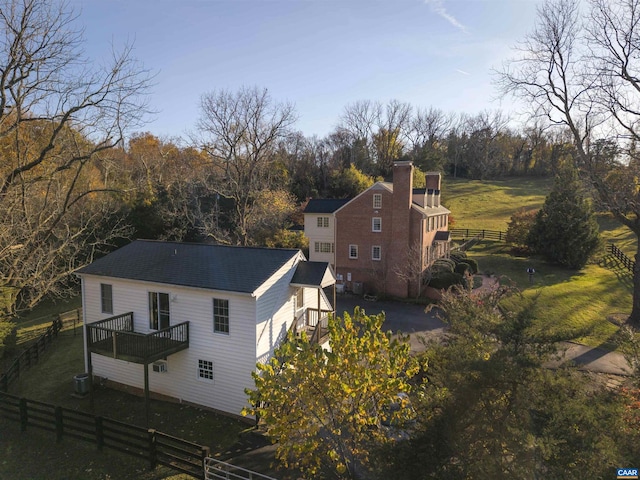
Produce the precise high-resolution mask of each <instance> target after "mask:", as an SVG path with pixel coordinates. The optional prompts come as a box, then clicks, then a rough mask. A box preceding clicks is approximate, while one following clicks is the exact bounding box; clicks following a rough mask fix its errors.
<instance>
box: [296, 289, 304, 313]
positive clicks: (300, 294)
mask: <svg viewBox="0 0 640 480" xmlns="http://www.w3.org/2000/svg"><path fill="white" fill-rule="evenodd" d="M302 307H304V288H302V287H300V288H298V289H297V290H296V308H302Z"/></svg>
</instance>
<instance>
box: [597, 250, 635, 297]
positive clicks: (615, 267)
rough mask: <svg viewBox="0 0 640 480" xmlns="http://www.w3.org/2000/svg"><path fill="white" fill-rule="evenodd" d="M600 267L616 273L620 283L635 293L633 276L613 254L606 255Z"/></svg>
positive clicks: (600, 262)
mask: <svg viewBox="0 0 640 480" xmlns="http://www.w3.org/2000/svg"><path fill="white" fill-rule="evenodd" d="M598 265H599V266H601V267H602V268H606V269H607V270H610V271H612V272H613V273H615V275H616V277H618V280H619V281H620V283H621V284H622V285H624V286H625V287H627V288H628V289H629V290H631V291H633V274H632V273H631V272H630V271H629V270H628V269H627V268H626V267H625V266H624V265H623V264H622V262H620V260H618V259H617V258H616V257H614V256H613V255H611V254H609V255H605V256H604V257H602V259H601V260H600V261H599V262H598Z"/></svg>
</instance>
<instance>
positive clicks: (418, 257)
mask: <svg viewBox="0 0 640 480" xmlns="http://www.w3.org/2000/svg"><path fill="white" fill-rule="evenodd" d="M427 263H428V262H427V259H426V258H425V252H424V251H423V249H422V245H421V244H420V242H415V243H414V244H413V245H411V246H410V247H409V248H407V251H406V255H405V256H404V261H402V262H401V263H398V264H395V265H394V266H393V273H395V274H396V276H397V277H398V278H400V279H402V280H405V281H406V282H407V283H408V284H409V288H410V289H411V290H412V291H413V292H414V293H415V295H416V298H418V297H419V296H420V294H421V293H422V284H423V280H424V278H425V275H426V274H427V271H426V269H427Z"/></svg>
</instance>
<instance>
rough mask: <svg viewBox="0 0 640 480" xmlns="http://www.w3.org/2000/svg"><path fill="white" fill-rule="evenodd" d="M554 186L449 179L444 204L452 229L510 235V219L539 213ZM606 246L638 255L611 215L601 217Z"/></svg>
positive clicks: (521, 180) (523, 180)
mask: <svg viewBox="0 0 640 480" xmlns="http://www.w3.org/2000/svg"><path fill="white" fill-rule="evenodd" d="M552 186H553V179H552V178H527V177H516V178H507V179H503V180H461V179H454V178H445V180H444V185H443V188H442V197H443V198H442V204H443V205H445V206H446V207H447V208H448V209H449V210H451V215H452V217H453V219H454V222H455V223H454V225H453V227H452V228H469V229H484V230H501V231H503V232H504V231H506V230H507V225H508V224H509V219H510V218H511V216H512V215H513V214H514V213H515V212H516V211H518V210H519V209H521V208H525V209H527V210H530V209H539V208H541V207H542V205H543V204H544V200H545V197H546V195H547V194H548V193H549V191H550V190H551V187H552ZM598 223H599V224H600V232H601V235H602V239H603V241H605V242H612V243H615V245H616V246H617V247H618V248H619V249H620V250H622V251H623V252H625V253H626V254H627V255H628V256H630V257H631V256H633V255H635V253H636V237H635V235H634V234H633V233H632V232H631V231H630V230H629V229H628V228H626V227H624V226H623V225H621V224H620V223H619V222H618V221H617V220H615V219H614V218H613V217H612V216H611V215H610V214H606V213H603V214H600V215H598Z"/></svg>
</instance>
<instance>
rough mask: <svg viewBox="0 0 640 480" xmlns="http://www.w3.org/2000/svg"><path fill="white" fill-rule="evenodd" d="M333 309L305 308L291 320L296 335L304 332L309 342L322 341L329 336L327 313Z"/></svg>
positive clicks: (330, 312)
mask: <svg viewBox="0 0 640 480" xmlns="http://www.w3.org/2000/svg"><path fill="white" fill-rule="evenodd" d="M334 313H335V312H334V311H333V310H318V309H317V308H307V309H306V310H304V311H303V312H302V314H300V315H299V316H298V317H297V318H296V319H295V320H294V322H293V325H292V327H291V328H292V329H293V333H294V334H295V335H296V336H299V335H300V334H301V333H302V332H305V333H306V334H307V336H308V337H309V341H310V342H311V343H324V342H325V341H326V340H327V339H328V336H329V314H334Z"/></svg>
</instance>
